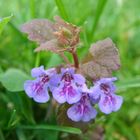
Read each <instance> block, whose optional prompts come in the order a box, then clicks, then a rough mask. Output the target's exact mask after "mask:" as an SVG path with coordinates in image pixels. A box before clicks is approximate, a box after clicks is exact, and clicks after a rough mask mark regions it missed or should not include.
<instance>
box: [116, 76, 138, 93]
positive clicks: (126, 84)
mask: <svg viewBox="0 0 140 140" xmlns="http://www.w3.org/2000/svg"><path fill="white" fill-rule="evenodd" d="M116 85H117V89H118V91H122V90H127V89H129V88H138V87H140V77H136V78H133V79H127V80H125V81H120V82H118V83H117V84H116Z"/></svg>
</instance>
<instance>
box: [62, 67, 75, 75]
mask: <svg viewBox="0 0 140 140" xmlns="http://www.w3.org/2000/svg"><path fill="white" fill-rule="evenodd" d="M66 72H68V73H69V74H71V75H73V74H74V68H66V69H64V68H62V69H61V73H62V75H63V74H64V73H66Z"/></svg>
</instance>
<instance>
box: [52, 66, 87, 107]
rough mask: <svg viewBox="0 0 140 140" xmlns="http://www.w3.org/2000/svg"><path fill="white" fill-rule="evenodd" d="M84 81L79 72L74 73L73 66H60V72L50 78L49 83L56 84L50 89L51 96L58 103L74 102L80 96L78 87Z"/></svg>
mask: <svg viewBox="0 0 140 140" xmlns="http://www.w3.org/2000/svg"><path fill="white" fill-rule="evenodd" d="M84 83H85V78H84V77H83V76H82V75H80V74H75V71H74V69H73V68H67V69H63V68H62V69H61V74H56V75H54V76H53V77H52V78H51V84H52V85H54V84H55V85H56V84H57V86H56V88H54V90H53V91H52V94H53V97H54V99H55V100H56V101H58V102H59V103H65V102H68V103H69V104H73V103H76V102H78V101H79V100H80V98H81V92H80V90H79V87H80V86H82V85H83V84H84Z"/></svg>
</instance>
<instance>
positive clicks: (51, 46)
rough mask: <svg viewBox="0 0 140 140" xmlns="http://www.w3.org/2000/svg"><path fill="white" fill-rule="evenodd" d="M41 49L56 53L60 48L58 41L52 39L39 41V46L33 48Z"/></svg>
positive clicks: (36, 50)
mask: <svg viewBox="0 0 140 140" xmlns="http://www.w3.org/2000/svg"><path fill="white" fill-rule="evenodd" d="M43 50H46V51H51V52H55V53H58V50H60V48H59V44H58V41H57V40H56V39H52V40H49V41H47V42H45V43H41V44H40V46H39V47H38V48H36V49H35V52H38V51H43Z"/></svg>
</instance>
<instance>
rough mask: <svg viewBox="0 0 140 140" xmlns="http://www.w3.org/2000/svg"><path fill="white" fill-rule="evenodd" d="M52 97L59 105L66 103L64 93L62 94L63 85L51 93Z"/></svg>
mask: <svg viewBox="0 0 140 140" xmlns="http://www.w3.org/2000/svg"><path fill="white" fill-rule="evenodd" d="M52 95H53V98H54V99H55V100H56V101H57V102H58V103H60V104H61V103H65V102H66V97H65V93H64V92H63V84H61V85H60V86H59V87H58V88H55V89H54V90H53V92H52Z"/></svg>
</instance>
